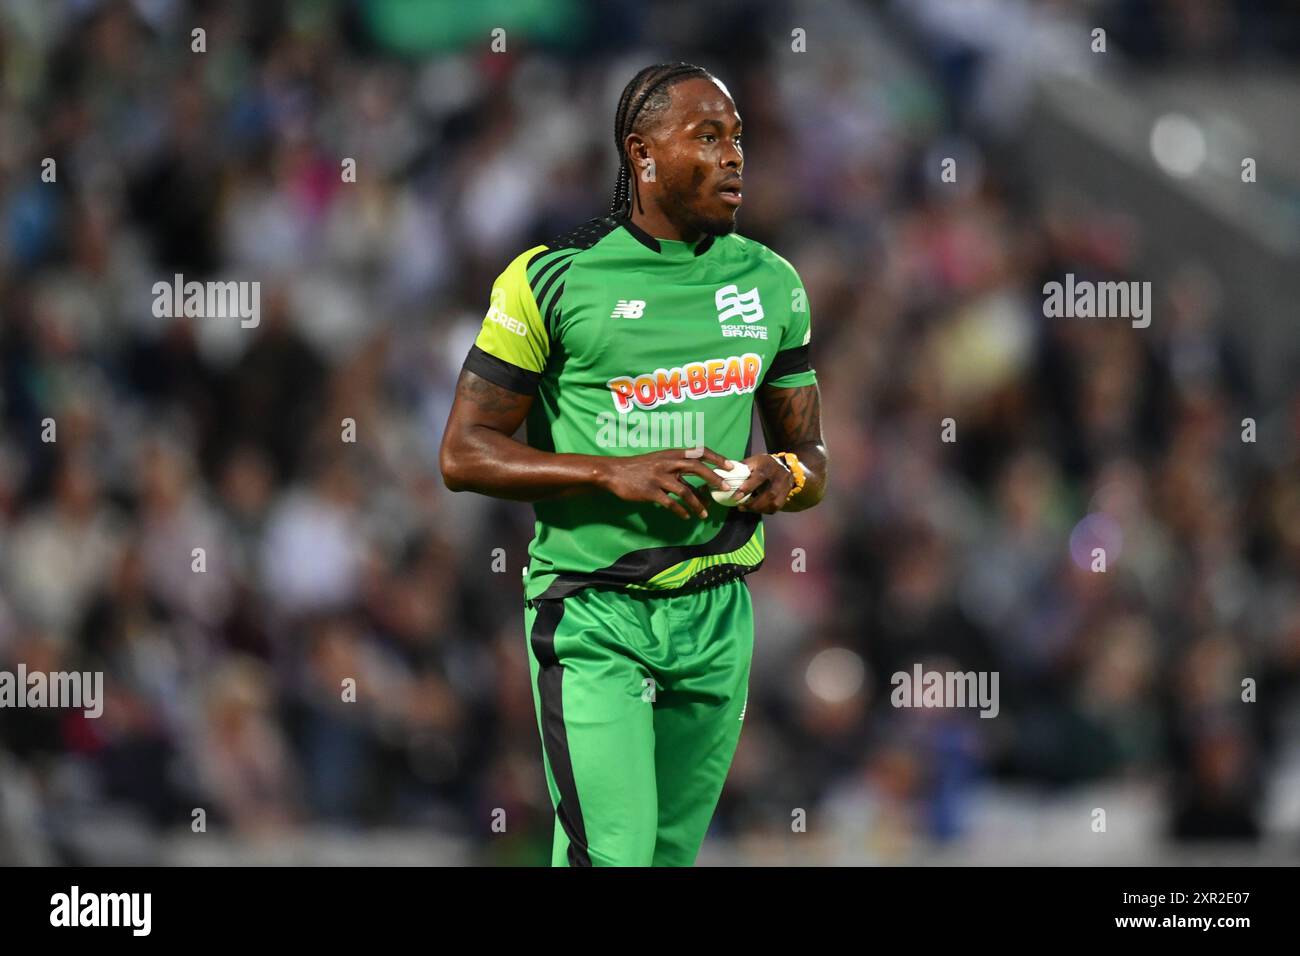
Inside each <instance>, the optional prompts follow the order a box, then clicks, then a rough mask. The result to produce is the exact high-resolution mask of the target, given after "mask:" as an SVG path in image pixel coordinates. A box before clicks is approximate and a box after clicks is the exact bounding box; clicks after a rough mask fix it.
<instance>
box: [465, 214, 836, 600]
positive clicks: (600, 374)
mask: <svg viewBox="0 0 1300 956" xmlns="http://www.w3.org/2000/svg"><path fill="white" fill-rule="evenodd" d="M810 318H811V316H810V312H809V309H808V302H807V297H806V295H805V293H804V289H803V284H802V282H801V281H800V279H799V275H798V273H797V272H796V271H795V269H794V267H793V266H791V265H790V263H788V262H787V261H786V260H785V259H783V258H781V257H780V256H779V255H777V254H776V253H774V252H772V251H771V250H770V249H768V248H767V247H765V246H763V245H761V244H760V243H757V242H754V241H753V240H751V239H746V238H744V237H742V236H738V235H736V234H734V233H732V234H729V235H726V236H717V237H714V236H707V237H705V238H703V239H701V240H700V241H699V242H698V243H695V244H690V243H686V242H681V241H675V240H668V239H656V238H654V237H652V236H650V235H649V234H647V233H646V232H645V231H644V230H642V229H640V228H639V227H638V226H636V225H635V224H634V223H632V222H631V221H630V220H629V219H627V218H626V217H618V218H612V217H603V218H598V219H592V220H590V221H588V222H587V223H584V224H583V225H581V226H579V227H578V228H577V229H575V230H573V231H572V232H570V233H568V234H567V235H565V236H562V237H560V238H559V239H556V240H554V241H552V242H548V243H546V244H544V245H540V246H535V247H533V248H532V249H529V250H527V251H526V252H523V253H521V254H520V255H519V256H517V257H516V258H515V259H514V260H513V261H512V262H511V263H510V265H509V266H507V267H506V269H505V271H504V272H502V273H501V275H500V276H499V277H498V278H497V280H496V282H495V283H494V284H493V286H492V295H491V302H490V306H489V308H488V311H487V315H486V316H485V317H484V319H483V327H482V329H481V331H480V332H479V335H478V338H477V339H476V340H475V343H474V346H473V347H472V348H471V349H470V353H469V356H468V358H467V359H466V360H465V367H466V368H467V369H469V370H470V371H472V372H474V373H476V374H478V375H480V376H482V377H483V378H485V379H487V380H489V381H491V382H493V383H494V384H496V385H499V386H501V387H503V388H507V389H510V390H512V391H516V392H521V393H524V394H528V395H533V396H535V400H534V402H533V406H532V409H531V410H530V411H529V414H528V419H527V431H528V443H529V444H530V445H532V446H533V447H535V448H539V449H541V450H544V451H550V452H560V453H573V454H585V455H611V456H628V455H642V454H645V453H647V452H651V451H656V450H659V449H663V448H693V447H698V446H701V445H705V446H708V447H709V448H712V449H713V450H714V451H717V452H718V453H719V454H721V455H723V456H725V457H727V458H731V459H734V460H739V459H741V458H745V457H748V455H749V454H750V438H751V430H752V428H751V426H752V422H753V406H754V395H755V392H756V390H757V389H758V388H759V387H760V386H761V385H772V386H776V387H779V388H794V387H798V386H802V385H811V384H814V383H815V382H816V381H817V376H816V373H815V372H814V371H813V369H812V367H811V365H810V362H809V340H810V337H811V331H810V325H809V321H810ZM686 480H687V481H688V483H690V484H693V485H699V484H702V480H701V479H698V478H695V477H694V476H690V477H688V478H687V479H686ZM534 508H535V510H536V516H537V525H536V537H535V538H534V539H533V542H532V544H531V546H530V547H529V565H528V568H527V571H526V573H525V576H524V590H525V596H526V597H527V598H529V599H533V598H555V597H564V596H565V595H568V594H571V593H573V592H574V591H577V590H579V589H581V588H584V587H593V586H595V587H607V588H617V589H621V590H628V591H648V592H654V593H659V592H666V591H675V590H680V589H688V588H689V589H696V588H701V587H708V586H711V585H713V584H717V583H721V582H722V581H726V580H729V579H731V578H734V577H737V576H740V575H744V574H748V573H749V572H751V571H753V570H756V569H757V568H758V567H759V566H760V565H761V564H762V562H763V527H762V522H761V519H760V516H759V515H757V514H753V513H746V512H742V511H739V510H737V509H735V508H729V507H725V506H723V505H718V504H714V503H712V502H710V505H709V516H708V518H707V519H700V518H698V517H693V518H692V519H691V520H689V521H684V520H682V519H681V518H679V517H678V516H676V515H674V514H673V513H671V512H670V511H668V510H667V509H665V508H661V507H659V506H658V505H655V504H653V503H648V502H647V503H639V502H629V501H623V500H621V499H619V498H616V497H614V496H613V495H611V494H608V493H605V492H597V491H593V492H592V493H591V494H589V495H578V496H574V497H568V498H561V499H555V500H551V501H539V502H536V503H535V504H534Z"/></svg>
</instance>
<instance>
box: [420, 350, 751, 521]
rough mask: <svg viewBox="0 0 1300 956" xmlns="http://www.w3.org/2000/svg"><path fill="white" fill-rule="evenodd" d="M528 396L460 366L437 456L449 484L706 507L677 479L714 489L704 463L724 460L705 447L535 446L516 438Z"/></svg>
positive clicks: (680, 512)
mask: <svg viewBox="0 0 1300 956" xmlns="http://www.w3.org/2000/svg"><path fill="white" fill-rule="evenodd" d="M532 405H533V397H532V396H531V395H524V394H522V393H520V392H513V391H511V390H509V389H507V388H502V387H501V386H500V385H496V384H494V383H492V382H489V381H488V380H487V379H485V378H483V377H482V376H479V375H476V374H475V373H473V372H471V371H469V370H468V369H462V370H461V373H460V380H459V381H458V382H457V383H456V398H455V401H454V402H453V403H452V406H451V414H450V415H449V416H448V418H447V428H446V431H444V432H443V436H442V448H441V450H440V452H439V455H438V463H439V466H440V468H441V470H442V480H443V482H444V483H445V484H446V486H447V487H448V488H450V489H451V490H452V491H476V492H478V493H479V494H484V495H492V496H493V497H496V498H509V499H511V500H514V501H541V500H543V499H547V498H565V497H569V496H570V495H580V494H591V493H592V492H597V491H605V492H609V493H610V494H613V495H616V496H617V497H619V498H622V499H624V500H626V501H648V502H653V503H654V504H657V505H660V506H661V507H664V508H667V509H668V510H669V511H671V512H673V513H674V514H675V515H677V516H678V517H680V518H690V517H691V515H690V514H689V513H688V512H687V510H686V509H687V507H690V508H691V510H692V511H693V512H694V513H695V514H696V515H697V516H699V517H704V516H706V514H707V508H706V505H705V503H704V501H703V499H702V497H701V496H700V495H698V494H696V493H695V491H694V489H693V488H692V487H691V486H690V485H689V484H687V483H685V482H683V481H682V480H681V478H682V476H683V475H688V474H694V475H699V476H700V477H701V478H704V479H705V480H706V481H707V482H709V484H711V485H712V486H713V487H715V488H722V489H725V488H726V485H725V484H724V483H723V481H722V479H721V478H719V477H718V476H717V475H715V474H714V473H713V471H712V470H711V469H710V468H709V467H707V466H706V465H705V464H704V463H705V462H710V463H712V464H715V465H721V464H722V463H723V462H724V461H725V459H724V458H723V457H722V456H721V455H719V454H718V453H717V452H715V451H712V450H711V449H708V448H705V449H701V450H696V449H668V450H665V451H658V452H652V453H650V454H648V455H633V456H628V457H619V458H615V457H609V456H604V455H568V454H555V453H552V452H546V451H540V450H538V449H536V448H533V447H531V446H530V445H526V444H524V443H523V442H519V441H515V439H514V437H513V436H514V434H515V432H517V431H518V430H519V426H520V425H522V424H523V422H524V419H525V418H526V417H527V416H528V410H529V409H530V408H532Z"/></svg>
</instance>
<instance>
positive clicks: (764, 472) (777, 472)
mask: <svg viewBox="0 0 1300 956" xmlns="http://www.w3.org/2000/svg"><path fill="white" fill-rule="evenodd" d="M745 464H746V465H748V466H749V477H748V478H746V479H745V483H744V484H742V485H741V486H740V488H738V489H737V490H736V495H735V497H737V498H743V497H745V495H746V494H750V495H751V497H750V499H749V500H748V501H746V502H744V503H742V504H739V505H737V506H736V507H737V508H739V509H740V510H741V511H757V512H758V513H759V514H765V515H771V514H776V513H777V512H778V511H780V510H781V506H782V505H784V504H785V499H786V497H787V496H788V495H789V494H790V489H791V488H793V487H794V475H792V474H790V472H789V470H788V469H787V468H786V467H785V466H784V465H782V464H781V463H780V462H779V461H777V460H776V459H775V458H773V457H772V456H771V455H753V456H751V457H749V458H746V459H745Z"/></svg>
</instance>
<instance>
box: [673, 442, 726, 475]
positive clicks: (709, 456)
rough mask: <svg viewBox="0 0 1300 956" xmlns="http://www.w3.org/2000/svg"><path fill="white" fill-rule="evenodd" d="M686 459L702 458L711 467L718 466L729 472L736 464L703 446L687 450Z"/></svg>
mask: <svg viewBox="0 0 1300 956" xmlns="http://www.w3.org/2000/svg"><path fill="white" fill-rule="evenodd" d="M684 457H686V458H690V459H700V458H702V459H704V460H705V461H707V462H708V463H709V464H711V465H717V466H718V467H719V468H726V469H728V470H730V469H731V468H732V466H734V465H735V464H736V463H735V462H734V461H732V460H731V459H729V458H723V457H722V456H721V455H719V454H718V453H717V452H716V451H714V450H713V449H712V448H705V447H704V446H703V445H701V446H700V447H699V448H687V449H685V455H684Z"/></svg>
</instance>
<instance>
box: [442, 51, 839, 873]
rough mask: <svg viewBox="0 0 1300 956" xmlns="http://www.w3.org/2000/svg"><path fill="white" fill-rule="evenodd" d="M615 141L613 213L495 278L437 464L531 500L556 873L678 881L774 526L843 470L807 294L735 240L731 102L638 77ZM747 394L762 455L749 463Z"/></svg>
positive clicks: (721, 774)
mask: <svg viewBox="0 0 1300 956" xmlns="http://www.w3.org/2000/svg"><path fill="white" fill-rule="evenodd" d="M615 143H616V144H617V147H618V156H619V173H618V181H617V185H616V188H615V193H614V200H613V204H612V208H611V209H610V214H609V215H608V216H604V217H600V218H597V219H593V220H590V221H589V222H587V223H585V224H583V225H580V226H578V227H577V228H576V229H574V230H573V231H572V232H570V233H569V234H567V235H565V236H562V237H560V238H557V239H555V240H554V241H552V242H548V243H546V244H545V245H539V246H534V247H533V248H531V249H528V250H526V251H525V252H523V253H521V254H520V255H519V256H517V257H516V258H515V259H514V260H513V261H512V262H511V263H510V264H509V265H508V266H507V267H506V269H505V271H504V272H502V273H501V275H500V276H499V277H498V278H497V280H496V282H495V284H494V285H493V287H492V293H491V299H490V307H489V308H488V311H487V315H486V316H485V318H484V320H483V326H482V329H481V331H480V332H479V334H478V337H477V339H476V340H475V343H474V345H473V347H472V348H471V349H470V352H469V356H468V357H467V358H466V360H465V364H464V368H463V369H462V371H461V374H460V379H459V381H458V383H457V386H456V397H455V402H454V404H453V407H452V409H451V414H450V416H449V418H448V421H447V428H446V432H445V435H444V437H443V441H442V448H441V455H440V465H441V469H442V474H443V480H444V481H445V483H446V485H447V487H448V488H450V489H452V490H453V491H476V492H478V493H480V494H485V495H493V496H496V497H499V498H509V499H512V500H516V501H531V502H533V503H534V508H535V510H536V517H537V523H536V536H535V537H534V539H533V541H532V544H531V545H530V547H529V563H528V566H527V568H526V570H525V573H524V580H523V590H524V594H523V606H522V608H521V610H522V612H523V619H524V631H525V635H526V643H527V647H528V658H529V668H530V672H531V675H532V686H533V694H534V701H535V705H536V712H537V722H538V729H539V732H540V734H541V741H542V756H543V763H544V768H545V772H546V780H547V786H548V788H549V790H550V796H551V801H552V804H553V806H554V807H555V817H556V825H555V836H554V844H553V853H552V864H553V865H555V866H566V865H567V866H689V865H692V864H693V863H694V862H695V858H696V855H697V853H698V852H699V849H700V846H701V844H702V843H703V841H704V836H705V833H706V831H707V830H708V827H709V821H710V820H711V818H712V816H713V813H714V810H715V809H716V807H717V803H718V798H719V795H720V794H721V791H722V785H723V782H724V780H725V779H726V776H727V772H728V770H729V768H730V766H731V761H732V758H733V756H734V754H735V749H736V744H737V742H738V741H739V739H740V730H741V726H742V721H743V719H744V715H745V706H746V703H747V698H748V682H749V670H750V659H751V656H752V653H753V640H754V619H753V610H752V605H751V602H750V595H749V588H748V584H747V582H746V579H745V576H746V575H747V574H749V573H750V572H752V571H755V570H757V569H758V568H759V566H760V565H761V564H762V563H763V554H764V551H763V525H762V519H761V516H762V515H765V514H773V513H775V512H777V511H787V512H789V511H803V510H805V509H807V508H811V507H812V506H813V505H815V504H817V503H818V502H819V501H820V500H821V499H822V496H823V495H824V494H825V491H826V478H827V465H828V456H827V450H826V445H825V443H824V442H823V440H822V434H821V411H820V398H819V393H818V388H817V376H816V373H815V372H814V370H813V368H812V366H811V364H810V362H809V341H810V336H811V333H810V326H809V320H810V312H809V309H808V304H807V299H806V296H805V294H804V289H803V285H802V283H801V281H800V279H799V276H798V274H797V273H796V271H795V269H794V267H793V266H791V265H790V263H788V262H787V261H786V260H785V259H783V258H781V257H780V256H779V255H777V254H776V253H774V252H772V251H771V250H770V249H767V248H766V247H764V246H762V245H760V244H759V243H757V242H754V241H752V240H749V239H745V238H743V237H741V236H739V235H737V234H736V231H735V230H736V213H737V211H738V210H739V209H740V206H741V202H742V197H743V186H744V184H743V180H742V173H743V171H744V152H743V149H742V147H741V121H740V116H739V114H738V113H737V111H736V105H735V103H734V102H732V98H731V95H730V94H729V93H728V91H727V88H726V87H725V86H724V85H723V84H722V83H721V82H720V81H718V80H717V79H716V78H714V77H713V76H712V75H711V74H709V73H708V72H707V71H706V70H704V69H702V68H700V67H698V66H693V65H691V64H687V63H671V64H660V65H655V66H650V67H647V68H645V69H643V70H641V71H640V72H639V73H637V75H636V76H635V77H633V78H632V80H631V82H629V83H628V85H627V87H626V88H625V89H624V91H623V95H622V97H621V98H620V100H619V104H618V110H617V114H616V116H615ZM755 398H757V400H758V409H759V413H760V417H761V420H762V422H763V428H764V433H765V436H766V444H767V448H768V449H769V450H770V452H771V453H770V454H769V453H764V454H752V453H751V422H752V416H753V407H754V401H755ZM525 422H526V423H527V443H524V442H520V441H517V440H516V439H515V438H514V437H513V436H514V435H515V433H516V432H517V430H518V429H519V426H520V425H521V424H523V423H525ZM737 463H743V464H744V465H745V466H747V467H748V471H749V476H748V478H746V479H745V480H744V481H743V483H741V484H740V485H739V488H734V486H733V485H729V484H728V483H727V482H726V481H724V479H723V477H722V476H721V475H720V474H719V471H724V472H726V471H730V472H733V473H735V472H740V473H742V474H743V469H738V468H735V467H734V466H735V465H736V464H737ZM715 490H716V491H717V492H718V497H720V498H724V497H725V493H727V492H730V493H731V497H730V499H728V500H726V501H723V502H722V503H719V502H718V501H717V500H715V496H714V494H713V492H714V491H715ZM737 501H740V502H741V503H739V504H737V503H736V502H737Z"/></svg>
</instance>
